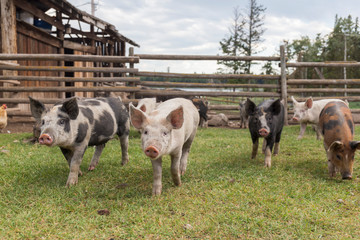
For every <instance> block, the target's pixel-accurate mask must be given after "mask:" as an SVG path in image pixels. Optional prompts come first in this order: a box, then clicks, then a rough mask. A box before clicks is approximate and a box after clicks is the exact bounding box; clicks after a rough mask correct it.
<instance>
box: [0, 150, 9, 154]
mask: <svg viewBox="0 0 360 240" xmlns="http://www.w3.org/2000/svg"><path fill="white" fill-rule="evenodd" d="M0 152H2V153H5V154H7V155H9V154H10V151H9V150H6V149H3V150H1V151H0Z"/></svg>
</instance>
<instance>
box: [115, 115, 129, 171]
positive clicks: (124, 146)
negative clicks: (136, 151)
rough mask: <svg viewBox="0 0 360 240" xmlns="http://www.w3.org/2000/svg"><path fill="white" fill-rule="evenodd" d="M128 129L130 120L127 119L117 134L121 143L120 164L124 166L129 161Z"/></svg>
mask: <svg viewBox="0 0 360 240" xmlns="http://www.w3.org/2000/svg"><path fill="white" fill-rule="evenodd" d="M129 129H130V120H129V119H128V120H127V122H126V123H125V126H123V127H121V128H120V130H119V132H118V136H119V138H120V145H121V165H122V166H124V165H125V164H127V163H128V162H129V154H128V148H129Z"/></svg>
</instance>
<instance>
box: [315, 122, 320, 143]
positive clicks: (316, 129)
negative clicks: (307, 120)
mask: <svg viewBox="0 0 360 240" xmlns="http://www.w3.org/2000/svg"><path fill="white" fill-rule="evenodd" d="M314 128H315V132H316V139H317V140H321V131H320V128H319V127H318V126H317V125H314Z"/></svg>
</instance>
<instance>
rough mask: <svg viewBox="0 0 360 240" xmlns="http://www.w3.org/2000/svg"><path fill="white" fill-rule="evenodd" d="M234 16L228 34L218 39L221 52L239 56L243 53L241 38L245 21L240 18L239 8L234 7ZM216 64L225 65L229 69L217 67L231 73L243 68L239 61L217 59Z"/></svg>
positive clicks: (239, 71) (236, 72)
mask: <svg viewBox="0 0 360 240" xmlns="http://www.w3.org/2000/svg"><path fill="white" fill-rule="evenodd" d="M233 13H234V18H233V23H232V26H231V27H229V33H230V35H229V36H227V37H225V38H223V39H222V40H221V41H220V48H221V50H222V52H223V54H225V55H228V56H239V55H240V54H243V53H244V50H243V47H242V39H243V36H244V26H245V22H244V20H243V19H242V15H241V13H240V11H239V8H238V7H236V8H234V11H233ZM218 64H222V65H225V67H226V68H228V69H230V70H229V71H227V70H226V69H225V70H224V69H222V68H219V70H220V71H221V72H224V71H225V72H230V71H231V73H233V74H238V73H242V72H241V70H242V68H243V65H244V64H243V63H241V62H240V61H218Z"/></svg>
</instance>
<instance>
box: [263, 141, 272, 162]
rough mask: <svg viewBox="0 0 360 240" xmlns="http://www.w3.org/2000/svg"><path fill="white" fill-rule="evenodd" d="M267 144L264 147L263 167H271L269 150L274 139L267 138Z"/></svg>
mask: <svg viewBox="0 0 360 240" xmlns="http://www.w3.org/2000/svg"><path fill="white" fill-rule="evenodd" d="M266 142H267V145H266V149H265V167H271V152H272V148H273V146H274V139H267V140H266Z"/></svg>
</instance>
